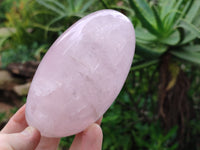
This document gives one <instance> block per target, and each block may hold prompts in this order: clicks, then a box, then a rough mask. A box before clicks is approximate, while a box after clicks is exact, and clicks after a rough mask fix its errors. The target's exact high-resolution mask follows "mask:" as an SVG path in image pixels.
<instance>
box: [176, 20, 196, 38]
mask: <svg viewBox="0 0 200 150" xmlns="http://www.w3.org/2000/svg"><path fill="white" fill-rule="evenodd" d="M178 26H179V27H182V28H184V29H185V30H188V31H190V32H191V33H192V34H194V35H196V37H198V38H200V29H198V28H197V27H196V26H195V25H193V24H191V23H190V22H188V21H187V20H181V22H180V24H179V25H178Z"/></svg>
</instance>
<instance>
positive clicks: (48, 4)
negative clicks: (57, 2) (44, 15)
mask: <svg viewBox="0 0 200 150" xmlns="http://www.w3.org/2000/svg"><path fill="white" fill-rule="evenodd" d="M36 1H37V2H38V3H39V4H40V5H43V6H44V7H46V8H47V9H50V10H52V11H54V12H55V13H57V14H59V15H63V14H64V13H65V12H63V11H62V10H60V8H58V7H56V6H54V5H52V4H50V3H48V1H47V0H36Z"/></svg>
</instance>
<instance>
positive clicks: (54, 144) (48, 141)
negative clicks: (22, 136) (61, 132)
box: [35, 136, 60, 150]
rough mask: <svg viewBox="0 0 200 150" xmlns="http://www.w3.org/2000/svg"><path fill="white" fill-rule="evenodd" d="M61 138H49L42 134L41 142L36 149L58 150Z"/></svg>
mask: <svg viewBox="0 0 200 150" xmlns="http://www.w3.org/2000/svg"><path fill="white" fill-rule="evenodd" d="M59 142H60V138H48V137H44V136H42V137H41V139H40V143H39V145H38V146H37V148H36V149H35V150H56V149H57V148H58V145H59Z"/></svg>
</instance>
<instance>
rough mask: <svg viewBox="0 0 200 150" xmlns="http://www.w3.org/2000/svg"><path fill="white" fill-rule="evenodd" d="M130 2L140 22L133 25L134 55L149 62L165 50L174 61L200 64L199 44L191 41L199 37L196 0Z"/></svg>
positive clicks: (198, 3)
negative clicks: (134, 26)
mask: <svg viewBox="0 0 200 150" xmlns="http://www.w3.org/2000/svg"><path fill="white" fill-rule="evenodd" d="M129 3H130V6H131V8H132V10H133V11H134V13H135V15H136V17H137V18H138V19H139V20H140V24H139V25H137V26H136V40H137V50H136V53H138V54H139V55H142V56H143V57H147V58H149V59H151V60H152V59H158V58H159V57H160V56H161V55H162V54H164V53H165V52H167V51H168V52H169V53H171V54H172V55H173V56H175V57H176V58H180V59H182V60H186V61H188V62H191V63H195V64H198V65H200V59H199V58H200V53H199V52H200V49H199V50H198V48H199V44H196V43H195V42H194V41H195V40H196V39H199V38H200V21H199V15H198V13H200V10H199V8H200V1H199V0H188V1H184V0H177V1H175V0H159V1H157V2H156V3H152V2H151V3H150V2H147V1H146V0H129ZM152 54H154V57H151V55H152ZM155 54H157V55H155ZM144 55H147V56H144ZM147 61H149V60H147Z"/></svg>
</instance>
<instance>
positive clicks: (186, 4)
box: [0, 0, 200, 150]
mask: <svg viewBox="0 0 200 150" xmlns="http://www.w3.org/2000/svg"><path fill="white" fill-rule="evenodd" d="M100 9H115V10H118V11H120V12H122V13H123V14H125V15H126V16H127V17H129V18H130V20H131V21H132V23H133V25H134V27H135V32H136V54H135V56H134V60H133V64H132V67H131V71H130V73H129V76H128V78H127V81H126V83H125V85H124V87H123V89H122V91H121V93H120V94H119V96H118V98H117V100H116V101H115V102H114V103H113V105H112V106H111V108H110V109H109V110H108V111H107V112H106V114H105V115H104V118H103V121H102V128H103V133H104V141H103V148H102V149H103V150H134V149H135V150H188V149H191V150H200V86H199V85H200V40H199V38H200V1H199V0H15V1H13V0H0V127H1V128H2V127H3V126H4V125H5V124H6V122H7V121H8V119H9V118H10V117H11V116H12V115H13V114H14V113H15V112H16V111H17V110H18V108H19V107H20V106H22V105H23V104H24V103H25V102H26V96H27V92H28V88H29V86H30V83H31V80H32V77H33V75H34V72H35V71H36V68H37V66H38V64H39V62H40V60H41V59H42V57H43V56H44V54H45V53H46V52H47V50H48V48H49V47H50V45H51V44H52V43H53V42H54V41H55V40H56V39H57V37H58V36H59V35H61V33H62V32H63V31H65V30H66V29H67V28H68V27H69V26H70V25H72V24H73V23H74V22H76V21H77V20H78V19H80V18H82V17H84V16H85V15H87V14H89V13H91V12H94V11H96V10H100ZM119 69H120V68H119ZM72 140H73V136H72V137H67V138H62V140H61V142H60V146H59V150H67V149H68V148H69V146H70V144H71V141H72Z"/></svg>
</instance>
